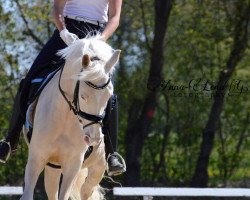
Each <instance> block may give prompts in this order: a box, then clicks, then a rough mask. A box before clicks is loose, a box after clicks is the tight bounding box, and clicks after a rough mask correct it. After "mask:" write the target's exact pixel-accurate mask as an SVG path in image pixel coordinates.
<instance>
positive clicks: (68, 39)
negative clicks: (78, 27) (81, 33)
mask: <svg viewBox="0 0 250 200" xmlns="http://www.w3.org/2000/svg"><path fill="white" fill-rule="evenodd" d="M60 37H61V38H62V40H63V41H64V42H65V44H67V45H68V46H69V45H70V44H72V43H73V42H74V41H76V40H77V39H78V37H77V35H76V34H74V33H70V32H69V31H68V29H66V28H64V29H63V30H61V31H60Z"/></svg>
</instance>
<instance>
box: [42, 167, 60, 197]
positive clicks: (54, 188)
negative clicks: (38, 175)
mask: <svg viewBox="0 0 250 200" xmlns="http://www.w3.org/2000/svg"><path fill="white" fill-rule="evenodd" d="M61 172H62V171H61V169H53V168H51V167H49V166H46V167H45V172H44V185H45V190H46V193H47V196H48V199H49V200H58V190H59V182H60V177H61Z"/></svg>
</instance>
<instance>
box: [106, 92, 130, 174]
mask: <svg viewBox="0 0 250 200" xmlns="http://www.w3.org/2000/svg"><path fill="white" fill-rule="evenodd" d="M103 125H104V127H103V133H104V141H105V151H106V158H107V162H108V174H109V175H110V176H112V175H118V174H121V173H123V172H125V170H126V167H125V164H123V163H121V160H120V156H119V155H118V154H117V153H116V148H117V133H118V102H117V96H116V95H113V96H112V97H111V98H110V99H109V101H108V104H107V108H106V116H105V118H104V120H103Z"/></svg>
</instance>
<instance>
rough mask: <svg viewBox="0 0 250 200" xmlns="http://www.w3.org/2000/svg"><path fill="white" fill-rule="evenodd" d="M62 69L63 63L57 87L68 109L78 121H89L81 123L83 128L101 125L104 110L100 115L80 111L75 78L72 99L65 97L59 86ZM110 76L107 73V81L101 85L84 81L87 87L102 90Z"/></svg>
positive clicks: (78, 82)
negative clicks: (84, 123)
mask: <svg viewBox="0 0 250 200" xmlns="http://www.w3.org/2000/svg"><path fill="white" fill-rule="evenodd" d="M63 69H64V65H63V66H62V69H61V71H60V76H59V81H58V87H59V91H60V92H61V94H62V96H63V98H64V99H65V101H66V102H67V103H68V105H69V108H70V110H72V111H73V113H74V114H75V115H76V116H77V118H78V120H79V122H80V123H81V124H82V118H83V119H86V120H88V121H91V122H90V123H88V124H86V125H83V129H84V128H86V127H88V126H91V125H93V124H100V126H101V127H102V126H103V123H102V120H103V119H104V117H105V111H104V112H103V114H102V115H92V114H89V113H86V112H83V111H81V108H80V104H79V89H80V80H77V82H76V86H75V90H74V96H73V100H72V102H71V101H70V100H69V99H68V98H67V97H66V95H65V92H64V91H63V89H62V88H61V84H60V83H61V77H62V72H63ZM110 80H111V77H110V75H109V79H108V81H107V82H106V83H105V84H103V85H100V86H98V85H95V84H93V83H91V82H89V81H84V82H85V83H86V84H87V85H88V86H89V87H91V88H93V89H96V90H103V89H105V88H106V87H107V86H108V85H109V83H110Z"/></svg>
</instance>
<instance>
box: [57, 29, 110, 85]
mask: <svg viewBox="0 0 250 200" xmlns="http://www.w3.org/2000/svg"><path fill="white" fill-rule="evenodd" d="M84 54H88V55H89V56H90V57H98V58H99V59H100V60H101V61H104V62H107V61H108V60H109V59H110V58H111V56H112V54H113V49H112V48H111V46H109V45H108V44H107V43H105V42H103V41H102V40H101V35H100V34H98V35H96V36H92V35H91V34H88V35H87V37H86V38H84V39H79V40H76V41H75V42H74V43H73V44H71V45H69V46H68V47H66V48H64V49H61V50H59V51H58V53H57V55H58V56H61V57H62V58H63V59H65V60H66V63H67V61H69V62H70V63H71V65H72V64H73V63H74V65H79V66H81V62H80V61H79V60H81V58H82V56H83V55H84ZM113 71H114V67H113V68H112V70H111V72H110V73H111V74H112V73H113ZM104 76H107V75H106V74H105V69H104V66H103V65H101V64H96V65H95V66H91V67H89V68H87V69H84V70H83V71H82V72H81V73H80V74H79V75H78V78H80V79H81V80H89V81H91V80H97V79H100V78H102V77H104Z"/></svg>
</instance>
